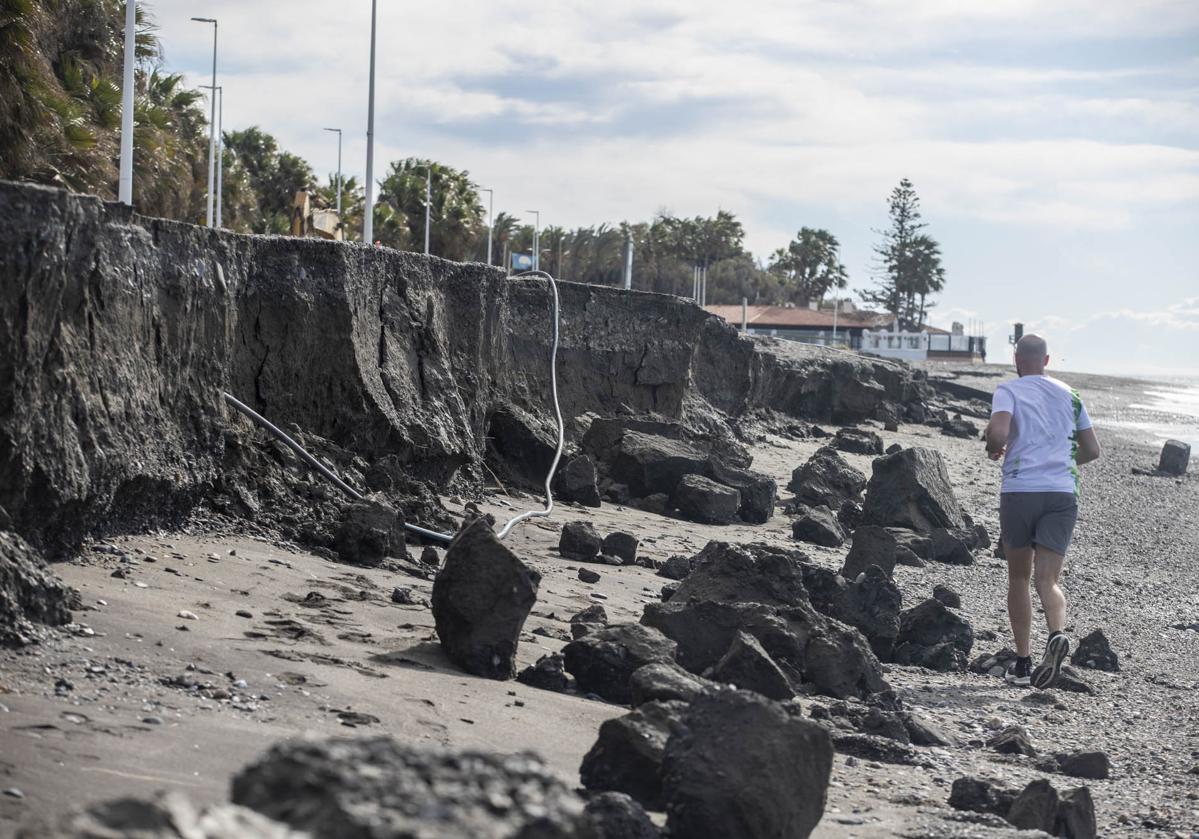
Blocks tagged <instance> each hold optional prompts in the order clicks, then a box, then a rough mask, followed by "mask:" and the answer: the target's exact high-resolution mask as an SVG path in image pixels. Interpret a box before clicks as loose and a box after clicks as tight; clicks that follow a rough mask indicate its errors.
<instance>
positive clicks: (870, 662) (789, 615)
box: [641, 599, 887, 699]
mask: <svg viewBox="0 0 1199 839" xmlns="http://www.w3.org/2000/svg"><path fill="white" fill-rule="evenodd" d="M680 600H681V599H680ZM641 622H642V623H644V624H646V625H647V626H653V627H655V628H657V629H659V630H661V631H662V634H664V635H665V636H666V637H668V638H670V639H672V640H674V641H675V642H677V643H678V645H679V648H678V662H679V664H681V665H682V666H683V667H685V668H687V669H688V670H690V671H691V672H692V673H696V674H699V675H703V674H704V673H706V672H708V668H710V667H713V666H715V665H716V664H717V663H718V662H719V661H720V659H721V658H723V657H724V655H725V653H726V652H727V651H728V649H729V646H730V645H731V644H732V643H733V639H734V638H735V637H736V635H737V632H738V631H744V632H746V633H748V634H749V635H752V636H753V637H754V638H756V639H757V640H758V642H759V643H760V644H761V645H762V648H763V649H764V650H765V651H766V653H767V654H768V655H769V656H770V657H771V658H772V659H773V660H774V662H775V663H776V664H778V665H779V667H780V668H781V669H782V670H783V672H784V673H786V674H787V677H788V678H789V679H790V680H791V682H792V684H793V685H799V684H800V683H802V682H809V683H810V684H811V685H812V686H813V687H814V688H815V689H816V690H817V691H818V692H820V693H826V694H828V695H830V696H835V697H837V698H839V699H845V698H848V697H850V696H857V697H863V696H868V695H870V694H871V693H877V692H878V691H880V690H886V688H887V683H886V682H885V681H884V680H883V677H882V668H881V667H880V666H879V663H878V659H877V658H876V657H875V655H874V653H872V652H871V651H870V647H869V646H868V645H867V643H866V640H865V639H864V638H863V637H862V635H861V633H860V632H858V631H857V630H856V629H853V628H851V627H848V626H845V625H844V624H841V623H839V622H838V621H836V620H833V619H831V618H827V617H825V616H824V615H821V614H820V613H819V612H817V611H816V610H815V609H813V608H812V607H811V606H810V605H807V604H803V605H799V606H794V607H788V608H777V609H776V608H772V607H770V606H765V605H763V604H761V603H716V602H713V601H698V602H695V601H689V602H675V601H673V600H672V601H671V602H668V603H650V604H648V605H647V606H646V607H645V612H644V613H643V614H642V616H641Z"/></svg>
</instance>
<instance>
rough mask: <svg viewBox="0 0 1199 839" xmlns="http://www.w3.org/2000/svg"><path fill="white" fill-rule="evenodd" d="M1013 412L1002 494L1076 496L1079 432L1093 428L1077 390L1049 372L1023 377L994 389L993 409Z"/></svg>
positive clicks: (993, 412) (1004, 463)
mask: <svg viewBox="0 0 1199 839" xmlns="http://www.w3.org/2000/svg"><path fill="white" fill-rule="evenodd" d="M1000 411H1007V412H1008V413H1010V414H1011V415H1012V430H1011V433H1010V434H1009V436H1008V443H1007V455H1006V456H1005V457H1004V458H1003V489H1002V490H1001V492H1072V493H1074V494H1075V495H1077V494H1078V464H1076V463H1075V462H1074V456H1075V454H1076V453H1077V452H1078V432H1079V431H1085V430H1086V429H1088V428H1090V427H1091V418H1090V417H1088V416H1087V409H1086V408H1085V407H1083V404H1082V399H1081V398H1079V396H1078V391H1076V390H1074V389H1073V388H1071V387H1070V386H1069V385H1068V384H1066V383H1065V382H1060V381H1058V380H1057V379H1055V378H1053V377H1051V376H1045V375H1041V376H1021V377H1020V378H1018V379H1013V380H1012V381H1010V382H1003V383H1002V384H1000V385H999V387H997V388H995V396H994V398H993V399H992V400H991V413H992V414H996V413H998V412H1000Z"/></svg>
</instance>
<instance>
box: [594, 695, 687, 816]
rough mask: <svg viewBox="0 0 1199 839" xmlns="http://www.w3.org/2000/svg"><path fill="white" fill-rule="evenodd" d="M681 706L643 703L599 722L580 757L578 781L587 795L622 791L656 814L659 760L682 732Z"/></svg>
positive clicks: (684, 708) (659, 792) (683, 707)
mask: <svg viewBox="0 0 1199 839" xmlns="http://www.w3.org/2000/svg"><path fill="white" fill-rule="evenodd" d="M686 711H687V704H686V703H683V702H646V703H644V704H642V705H639V706H638V707H637V708H636V709H635V710H633V711H630V712H629V713H627V714H625V715H624V716H623V717H615V718H613V719H610V720H604V722H603V723H601V724H600V727H599V734H598V736H597V738H596V741H595V744H594V745H592V747H591V749H590V750H589V751H588V752H587V754H586V755H584V756H583V763H582V765H581V766H580V767H579V780H580V782H581V783H582V784H583V786H584V787H585V788H587V789H589V790H596V791H610V792H623V793H625V794H626V795H631V796H632V797H633V798H635V799H637V801H639V802H641V804H643V805H644V806H646V807H648V808H649V809H651V810H661V809H662V804H663V802H662V779H661V768H662V756H663V754H664V753H665V751H666V743H667V741H668V740H669V739H670V738H671V736H672V735H673V734H675V733H677V732H679V731H681V730H682V718H683V715H684V713H685V712H686Z"/></svg>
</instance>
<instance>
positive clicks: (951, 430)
mask: <svg viewBox="0 0 1199 839" xmlns="http://www.w3.org/2000/svg"><path fill="white" fill-rule="evenodd" d="M941 433H942V434H944V435H945V436H946V437H958V438H960V439H962V440H977V439H979V431H978V426H977V425H975V424H974V423H972V422H970V420H964V419H962V418H960V417H958V418H957V419H948V420H945V421H944V422H942V423H941Z"/></svg>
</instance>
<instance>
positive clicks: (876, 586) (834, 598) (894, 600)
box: [804, 565, 903, 661]
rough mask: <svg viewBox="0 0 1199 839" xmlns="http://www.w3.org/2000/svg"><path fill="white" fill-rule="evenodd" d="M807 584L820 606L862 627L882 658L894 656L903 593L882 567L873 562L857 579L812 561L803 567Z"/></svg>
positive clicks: (829, 612) (816, 604)
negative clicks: (844, 575)
mask: <svg viewBox="0 0 1199 839" xmlns="http://www.w3.org/2000/svg"><path fill="white" fill-rule="evenodd" d="M804 587H805V588H806V589H807V590H808V598H809V599H810V600H811V602H812V605H813V606H815V607H816V609H817V610H819V611H820V612H822V613H824V614H826V615H828V616H829V617H831V618H835V619H837V620H839V621H841V622H842V623H847V624H849V625H850V626H852V627H854V628H855V629H857V630H859V631H860V632H861V633H862V634H863V635H864V636H866V640H867V641H869V642H870V648H871V649H872V650H873V651H874V654H875V655H876V656H878V657H879V658H880V659H882V660H884V661H886V660H887V659H889V658H890V657H891V651H892V649H893V648H894V646H895V637H896V636H897V635H898V634H899V610H900V607H901V606H902V605H903V595H901V594H900V591H899V588H898V587H897V586H896V585H895V583H893V582H892V581H891V579H890V578H889V577H887V575H886V574H884V573H883V570H882V569H881V568H879V567H878V566H877V565H871V566H869V567H868V568H867V569H866V570H865V571H863V572H862V573H861V574H860V575H858V577H856V578H855V579H853V580H846V579H845V578H844V577H843V576H841V575H840V574H836V573H834V572H832V571H830V570H829V569H827V568H821V567H819V566H816V565H812V566H808V567H806V568H805V569H804Z"/></svg>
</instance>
